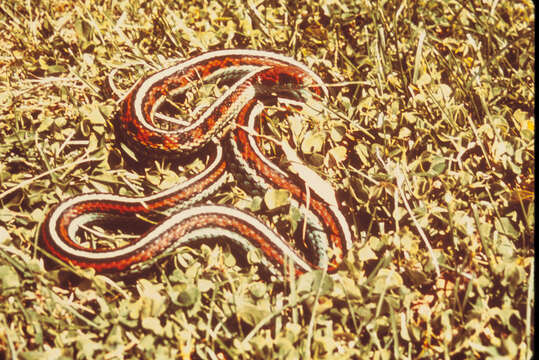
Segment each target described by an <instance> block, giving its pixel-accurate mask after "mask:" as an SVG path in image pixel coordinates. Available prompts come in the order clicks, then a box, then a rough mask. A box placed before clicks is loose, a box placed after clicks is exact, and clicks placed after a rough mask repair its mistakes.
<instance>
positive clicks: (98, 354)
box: [0, 0, 535, 359]
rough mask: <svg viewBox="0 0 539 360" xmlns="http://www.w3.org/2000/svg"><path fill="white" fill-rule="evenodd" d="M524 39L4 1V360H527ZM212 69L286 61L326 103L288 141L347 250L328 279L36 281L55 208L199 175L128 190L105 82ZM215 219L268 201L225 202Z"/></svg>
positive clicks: (316, 5) (233, 192) (215, 8)
mask: <svg viewBox="0 0 539 360" xmlns="http://www.w3.org/2000/svg"><path fill="white" fill-rule="evenodd" d="M534 28H535V17H534V9H533V3H532V2H530V1H517V2H509V1H483V2H480V1H443V0H440V1H434V2H426V1H420V2H402V3H401V2H399V1H393V0H389V1H385V2H371V1H360V0H358V1H341V2H335V1H320V2H317V1H311V0H305V1H297V2H287V1H265V2H252V1H248V2H243V1H239V0H230V1H214V0H195V1H190V2H181V1H178V2H167V1H162V0H158V1H151V2H145V1H126V0H119V1H99V2H89V1H88V2H85V1H74V2H73V1H67V0H66V1H62V0H57V1H52V0H49V1H31V0H27V1H23V0H20V1H17V0H6V1H2V2H1V3H0V34H2V35H1V36H0V139H1V141H0V202H1V208H0V300H1V301H0V358H5V359H16V358H20V359H41V358H45V357H46V358H50V359H64V358H77V359H86V358H89V359H94V358H97V359H115V358H136V359H140V358H149V359H162V358H166V359H168V358H180V359H187V358H191V357H193V358H204V359H232V358H243V359H249V358H264V359H267V358H275V359H297V358H302V359H308V358H320V359H322V358H323V359H337V358H338V359H345V358H352V359H362V358H373V359H423V358H424V359H432V358H437V359H442V358H444V359H476V358H477V359H494V358H496V359H500V358H505V359H529V358H531V357H532V354H533V352H534V348H533V338H534V335H535V327H534V321H533V319H534V309H535V292H534V287H533V286H534V255H535V252H534V240H533V239H534V231H535V220H534V211H535V210H534V196H535V195H534V194H535V189H534V184H535V175H534V166H535V151H534V144H535V129H534V125H535V119H534V107H535V91H534V86H535V73H534V66H535V45H534V43H535V42H534V40H535V30H534ZM223 48H253V49H264V50H273V51H277V52H281V53H285V54H288V55H290V56H292V57H294V58H296V59H298V60H300V61H302V62H304V63H306V64H308V66H309V67H311V68H312V69H313V70H314V71H316V72H317V73H319V74H320V75H321V77H322V78H323V79H324V80H325V81H327V83H328V85H329V86H330V87H331V92H332V94H331V99H330V101H328V102H327V107H328V109H329V110H330V111H331V112H332V113H334V114H338V116H328V118H327V119H317V120H316V121H314V122H311V123H308V124H309V127H308V128H305V129H303V130H301V131H300V132H299V135H298V138H297V139H295V140H294V142H295V143H296V144H297V145H298V148H299V149H301V150H304V152H303V153H302V154H300V155H301V156H302V157H303V158H304V159H305V161H306V162H307V163H309V164H310V166H311V167H312V168H313V169H315V170H316V171H318V172H319V173H323V174H326V177H327V178H328V180H329V181H331V182H332V183H333V184H334V186H335V187H336V188H338V189H339V193H340V194H341V195H342V198H343V200H344V201H345V203H346V207H347V209H348V213H347V216H348V218H349V221H350V223H351V224H353V230H354V232H355V234H356V236H357V238H358V240H357V242H356V244H355V246H354V248H353V249H352V251H350V253H349V254H348V256H347V258H346V261H345V263H344V264H343V266H342V270H341V271H339V274H338V277H336V278H331V277H328V276H326V275H325V274H322V273H321V272H313V273H309V274H306V275H303V276H301V277H299V278H297V279H291V280H287V281H285V280H279V279H263V278H261V276H260V274H259V272H258V271H257V267H256V266H255V265H247V266H239V265H238V263H237V261H236V258H234V257H233V256H232V255H231V252H230V250H229V249H227V247H226V246H224V247H222V248H221V247H215V246H214V247H211V246H202V247H201V248H199V249H180V250H179V251H178V253H177V254H176V255H175V256H173V257H169V258H167V259H163V261H162V262H161V263H160V265H159V266H156V267H154V268H152V271H150V272H148V273H147V274H145V275H144V276H143V277H138V278H135V279H127V280H121V279H120V280H118V279H110V278H108V277H104V276H100V275H95V274H93V273H92V272H91V271H82V270H80V269H75V268H71V267H69V266H67V265H64V266H63V267H61V268H60V269H55V270H50V269H46V268H45V267H44V265H43V263H44V260H45V259H46V258H47V254H46V253H44V252H43V251H41V250H40V249H39V248H38V247H36V244H37V239H38V236H39V232H38V229H39V226H40V224H41V223H42V221H43V220H44V217H45V215H46V213H47V211H48V210H49V209H50V208H51V207H52V206H53V205H54V204H56V203H58V202H59V201H61V200H62V199H65V198H67V197H69V196H73V195H77V194H80V193H83V192H90V191H101V192H114V193H122V194H131V195H140V194H142V193H152V192H155V191H157V190H158V189H164V188H167V186H170V184H171V183H174V182H175V181H178V180H179V179H182V176H184V175H185V174H187V172H188V170H189V169H190V168H192V167H195V166H199V164H198V165H197V163H195V164H191V165H189V164H188V165H186V166H185V168H183V167H182V168H180V169H177V168H173V167H172V166H170V165H167V164H166V163H162V162H156V163H154V164H150V165H148V168H146V169H145V170H144V171H142V172H140V173H136V172H133V171H130V170H129V169H126V167H125V161H124V159H123V158H122V157H121V156H120V152H119V151H118V149H117V147H116V146H115V143H114V135H113V133H112V131H111V125H110V119H111V118H112V114H113V112H114V111H115V110H116V104H115V102H114V100H113V98H112V96H111V94H110V93H109V92H107V90H106V83H107V76H108V74H109V73H110V72H111V71H112V70H114V69H117V68H118V67H120V66H124V65H126V64H127V65H129V64H131V65H132V66H131V67H130V68H129V70H130V71H127V72H125V73H122V74H121V76H119V78H120V80H119V81H120V83H121V85H122V86H123V87H124V88H127V87H128V86H129V85H130V84H132V83H133V82H134V81H136V79H138V78H139V77H140V76H142V75H143V74H145V73H147V72H148V71H149V69H150V68H152V67H153V68H160V67H162V66H163V64H164V63H166V60H167V59H170V58H184V57H188V56H192V55H195V54H198V53H201V52H204V51H207V50H210V49H223ZM140 63H142V64H146V65H136V64H140ZM215 201H219V202H227V203H239V204H244V206H251V205H253V204H256V203H260V198H256V197H255V198H251V197H249V196H248V195H245V194H244V193H243V192H242V191H240V190H238V189H237V188H236V187H235V185H234V183H230V184H229V185H227V187H225V189H224V190H223V191H222V192H221V193H220V194H218V195H217V196H216V199H215ZM246 204H247V205H246ZM259 212H263V211H259ZM279 221H281V222H282V221H284V220H283V218H281V219H280V220H279ZM255 262H256V261H255Z"/></svg>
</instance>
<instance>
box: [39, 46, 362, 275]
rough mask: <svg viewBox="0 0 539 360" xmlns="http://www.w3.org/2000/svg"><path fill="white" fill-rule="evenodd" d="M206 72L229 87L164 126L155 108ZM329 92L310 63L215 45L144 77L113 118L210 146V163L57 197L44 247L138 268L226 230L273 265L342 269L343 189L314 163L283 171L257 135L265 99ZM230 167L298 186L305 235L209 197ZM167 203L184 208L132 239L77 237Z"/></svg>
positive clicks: (185, 144)
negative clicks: (163, 181)
mask: <svg viewBox="0 0 539 360" xmlns="http://www.w3.org/2000/svg"><path fill="white" fill-rule="evenodd" d="M201 81H202V82H219V83H223V84H225V85H226V88H225V89H226V90H224V91H222V94H220V95H218V96H216V99H215V100H214V101H213V102H212V103H211V104H210V105H208V106H206V107H205V108H204V109H202V110H201V111H199V114H197V115H196V117H195V118H194V119H193V120H192V121H190V122H188V123H186V124H184V125H182V126H175V127H172V128H164V127H162V126H159V124H158V123H157V122H156V113H157V110H158V109H159V108H160V106H161V105H162V104H163V102H164V101H166V99H167V98H169V97H171V96H182V95H185V94H186V93H187V92H188V91H189V90H190V89H193V87H194V86H195V84H197V83H199V82H201ZM324 96H325V97H327V96H328V90H327V87H326V86H325V84H324V82H323V81H322V79H321V78H320V77H319V76H318V75H317V74H316V73H314V72H313V71H312V70H311V69H309V68H308V67H307V66H306V65H304V64H303V63H301V62H299V61H296V60H294V59H293V58H290V57H287V56H285V55H281V54H278V53H274V52H269V51H260V50H248V49H230V50H217V51H210V52H207V53H203V54H201V55H198V56H195V57H192V58H188V59H186V60H181V61H178V62H176V63H174V64H173V65H171V66H168V67H165V68H164V69H161V70H158V71H155V72H154V73H151V74H149V75H147V76H144V77H141V78H140V79H139V80H138V81H137V82H136V83H135V84H134V85H133V86H132V87H131V88H130V89H129V90H128V91H127V94H126V95H125V96H123V98H122V99H121V100H120V102H119V106H118V112H117V115H116V116H115V117H114V127H115V128H116V129H117V130H118V131H117V133H118V134H119V137H120V138H121V139H123V141H124V142H125V143H126V144H128V146H129V148H132V149H133V150H134V151H135V152H136V153H140V154H142V155H143V156H148V157H151V158H157V159H166V158H174V159H182V158H187V157H189V156H202V155H205V156H207V164H206V165H205V167H204V169H203V170H201V171H200V172H198V173H196V175H193V176H192V177H190V178H188V179H187V180H186V181H181V182H179V183H177V184H175V185H173V186H172V187H170V188H168V189H166V190H164V191H161V192H157V193H154V194H151V195H148V196H142V197H135V196H124V195H117V194H110V193H87V194H80V195H77V196H74V197H71V198H68V199H66V200H64V201H62V202H60V203H58V204H57V205H55V206H54V207H53V208H52V209H51V210H50V211H49V212H48V214H47V216H46V218H45V220H44V222H43V224H42V226H41V230H40V239H41V243H42V246H43V248H44V249H45V250H46V251H47V252H49V253H50V254H52V255H53V256H54V257H56V258H58V259H59V260H61V261H62V262H65V263H69V264H72V265H75V266H79V267H81V268H93V269H94V270H95V271H96V272H98V273H112V274H114V273H116V274H132V273H137V272H139V271H140V270H143V269H146V268H147V267H148V266H150V265H151V264H153V263H155V262H156V261H157V259H160V258H161V257H162V256H166V255H167V254H171V253H173V252H174V250H176V249H177V248H178V247H180V246H190V245H192V244H197V243H203V242H205V241H217V242H224V243H228V244H231V245H232V246H238V247H239V248H240V249H242V250H245V251H247V252H248V251H251V250H256V249H258V250H257V251H261V253H262V255H263V256H262V262H263V265H265V266H267V267H271V268H273V269H275V268H279V267H283V266H285V265H286V264H289V263H292V264H293V266H294V269H295V271H296V272H298V273H304V272H308V271H312V270H314V269H324V270H326V271H328V272H335V271H336V270H337V269H338V267H339V265H340V264H341V263H342V261H343V257H344V256H345V254H346V252H347V251H348V250H349V249H350V248H351V246H352V240H353V237H352V232H351V229H350V226H349V225H348V223H347V221H346V219H345V216H344V214H343V212H342V210H341V205H340V204H339V203H338V201H336V197H335V191H334V190H333V189H332V188H331V186H330V185H329V184H328V183H327V182H325V180H323V179H321V178H320V177H318V178H317V184H319V183H322V184H325V185H326V186H318V185H317V186H315V185H312V184H309V179H310V178H311V176H314V177H315V178H316V177H317V176H318V175H317V174H316V173H314V171H309V170H306V171H302V170H301V169H304V168H305V167H299V169H300V170H299V175H298V174H294V173H292V172H290V171H284V170H282V169H281V168H280V167H279V166H277V165H276V164H275V163H273V162H272V161H271V160H270V159H268V157H267V156H265V155H264V154H263V152H262V150H261V141H262V140H261V136H258V135H257V134H260V131H261V127H262V126H263V124H262V123H263V122H264V121H265V120H266V118H267V117H268V115H267V111H266V108H267V107H268V106H271V105H272V104H275V103H276V101H277V100H276V99H278V98H282V99H288V100H289V102H290V104H292V105H290V106H292V107H293V106H306V104H305V101H306V99H307V98H308V97H318V98H321V97H324ZM300 166H303V165H300ZM231 169H235V170H234V171H231ZM231 172H241V173H242V176H244V177H246V178H247V179H249V180H250V181H251V183H252V184H253V185H254V187H255V188H257V189H259V190H260V191H267V190H269V189H285V190H286V191H288V193H289V195H290V204H291V205H295V206H297V208H298V209H300V210H301V212H302V213H303V214H304V219H303V221H304V222H305V224H307V226H306V229H307V230H306V231H304V232H303V235H302V236H300V237H301V240H300V241H296V244H294V241H291V240H290V239H285V237H284V236H282V235H280V234H279V233H278V232H276V231H275V230H274V229H273V228H272V226H271V224H267V223H266V222H264V221H262V220H260V219H259V218H257V217H256V216H254V215H253V214H251V213H249V212H247V211H245V210H241V209H239V208H235V207H233V206H229V205H220V204H215V203H211V202H207V200H208V199H209V198H210V197H211V196H212V195H214V194H215V193H216V192H217V191H219V189H220V188H221V187H222V186H223V185H224V184H225V183H226V182H227V181H228V180H227V179H228V175H227V174H229V173H231ZM302 173H303V174H307V175H303V177H302ZM313 174H314V175H313ZM321 188H323V189H324V190H323V191H322V190H321ZM328 189H329V190H328ZM167 209H169V210H170V209H173V211H172V212H171V213H170V214H168V215H167V216H168V217H166V218H165V219H164V220H162V221H161V222H158V223H156V224H154V225H153V226H149V229H145V230H144V232H143V233H142V234H140V235H139V236H137V238H136V239H134V240H133V241H131V242H129V243H128V244H126V245H122V246H118V247H98V248H95V247H90V246H84V245H82V243H81V242H80V241H78V240H77V236H78V234H79V232H80V231H81V229H84V228H85V227H86V226H89V225H92V224H99V223H110V222H112V223H113V224H114V223H118V224H121V223H124V224H125V223H126V222H127V223H128V221H131V220H132V219H133V218H135V219H140V218H141V217H142V218H144V217H151V216H152V214H156V213H158V212H162V211H166V210H167ZM139 221H140V220H139ZM297 243H300V245H301V246H298V244H297Z"/></svg>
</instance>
